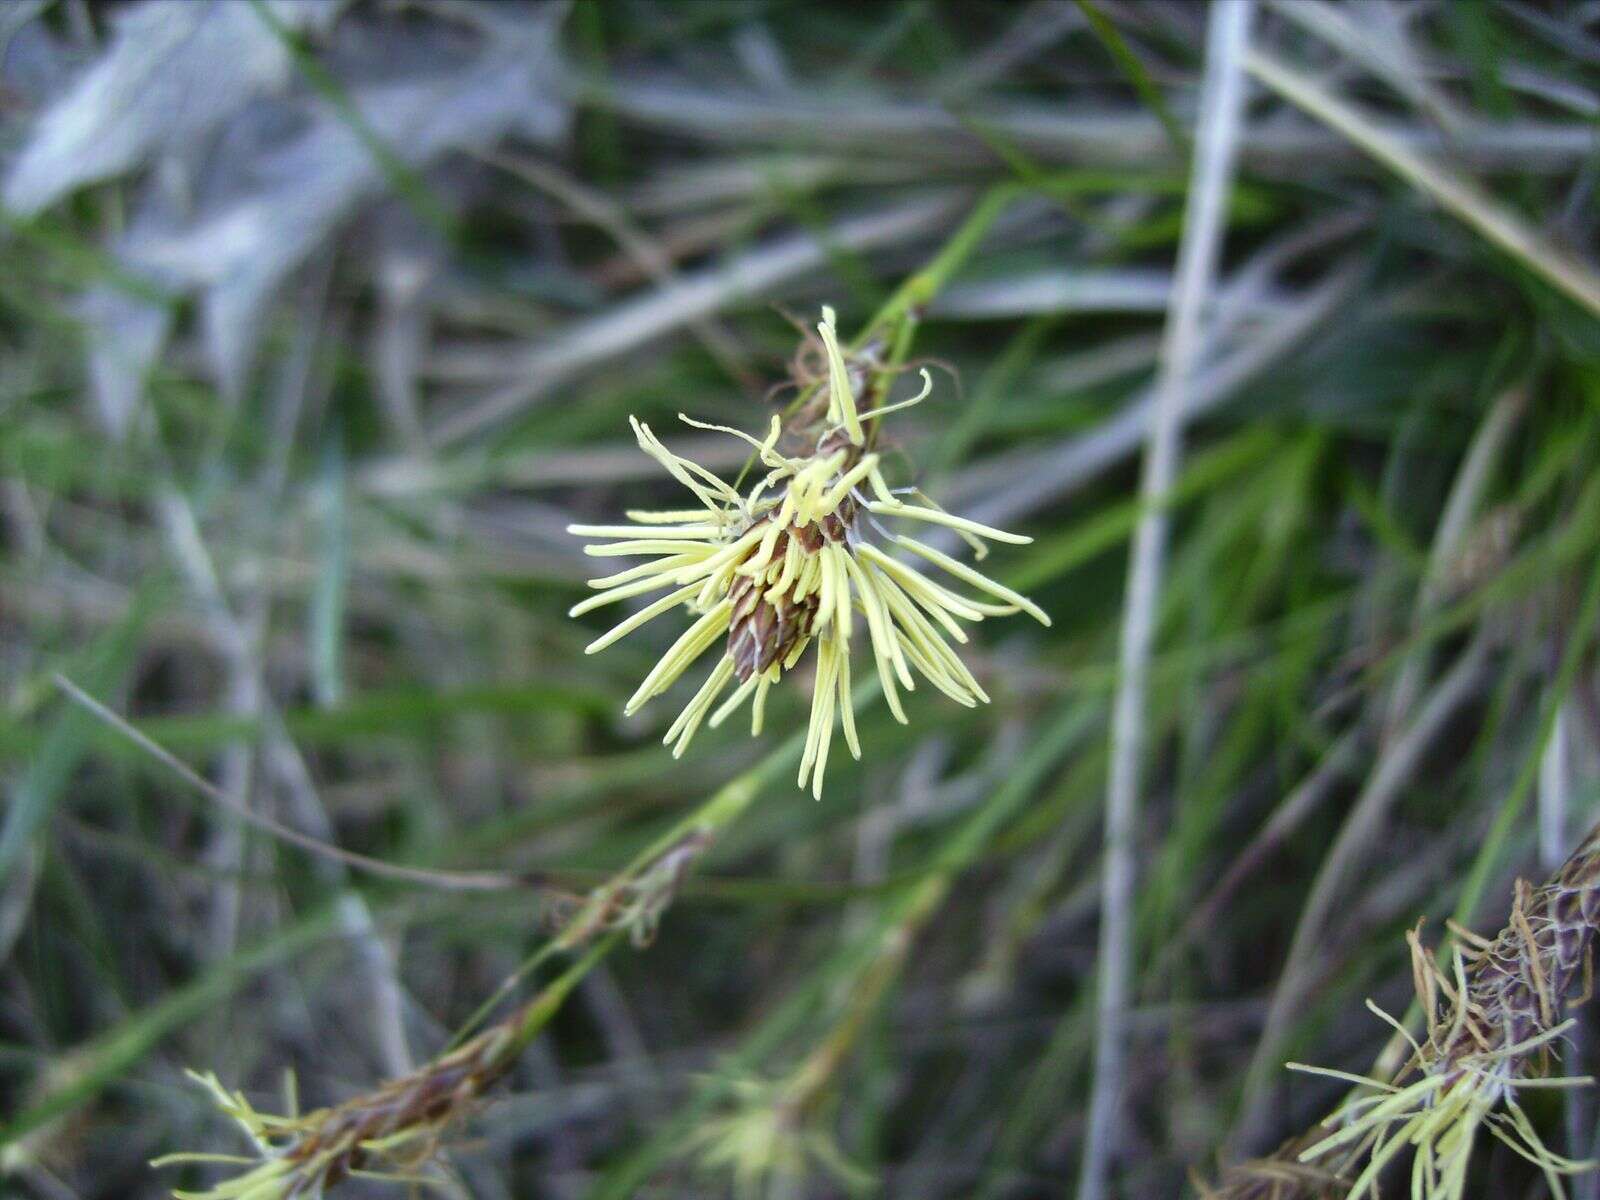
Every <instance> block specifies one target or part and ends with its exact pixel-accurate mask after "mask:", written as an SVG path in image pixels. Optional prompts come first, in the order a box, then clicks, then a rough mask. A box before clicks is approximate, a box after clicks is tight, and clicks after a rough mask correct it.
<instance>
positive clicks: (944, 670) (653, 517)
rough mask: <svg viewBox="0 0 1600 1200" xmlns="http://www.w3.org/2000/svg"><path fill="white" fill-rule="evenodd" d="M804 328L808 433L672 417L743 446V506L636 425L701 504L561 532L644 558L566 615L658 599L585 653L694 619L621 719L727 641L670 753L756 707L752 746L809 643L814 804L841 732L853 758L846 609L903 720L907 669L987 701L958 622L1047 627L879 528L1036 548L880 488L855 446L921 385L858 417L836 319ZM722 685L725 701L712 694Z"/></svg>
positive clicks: (958, 566)
mask: <svg viewBox="0 0 1600 1200" xmlns="http://www.w3.org/2000/svg"><path fill="white" fill-rule="evenodd" d="M817 329H818V332H819V333H820V334H821V336H822V344H823V348H824V350H825V353H826V358H827V363H828V377H827V382H826V384H825V387H826V395H827V412H826V415H825V417H824V418H823V419H822V422H821V426H820V431H817V430H815V429H813V430H812V431H809V432H808V431H804V430H787V431H786V430H785V429H784V427H783V423H782V422H781V420H780V419H779V418H778V417H776V416H774V417H773V418H772V424H771V427H770V428H769V430H768V432H767V436H766V437H765V438H763V439H761V440H759V441H758V440H757V439H755V438H753V437H750V436H749V435H748V434H745V433H742V432H740V431H739V430H736V429H729V428H727V427H726V426H721V425H706V424H703V423H701V422H699V421H695V420H692V419H691V418H689V417H686V416H682V415H681V414H680V419H681V420H683V421H684V422H685V423H687V424H689V425H692V426H694V427H695V428H697V429H713V430H718V431H720V432H723V433H728V434H732V435H733V436H734V437H738V438H741V439H743V440H744V441H747V442H749V443H750V445H751V446H752V447H754V449H755V452H756V455H757V458H758V459H759V461H760V465H761V466H762V467H764V468H765V469H766V473H765V475H763V476H762V477H761V478H759V479H758V480H757V481H756V482H755V484H754V485H753V486H752V487H751V488H750V489H749V491H748V492H747V493H744V494H741V493H740V492H738V491H736V490H735V489H734V488H733V487H730V486H729V485H728V484H727V483H725V482H723V481H722V480H721V479H718V478H717V477H716V476H715V475H713V474H711V472H709V471H707V470H706V469H705V468H704V467H701V466H699V465H698V464H696V463H693V462H691V461H689V460H688V459H685V458H680V457H679V456H678V455H676V454H673V453H672V452H671V451H670V450H668V449H667V448H666V447H665V446H664V445H662V443H661V441H660V440H659V439H658V438H657V437H656V435H655V434H654V433H652V432H651V430H650V428H649V426H647V425H645V424H643V423H642V422H640V421H637V420H634V419H632V418H630V423H631V424H632V426H633V430H634V434H635V436H636V437H637V438H638V440H639V447H640V449H642V450H643V451H644V452H645V453H646V454H648V455H650V456H651V457H652V458H654V459H655V460H656V461H657V462H659V463H660V464H661V465H662V466H663V467H664V468H666V470H667V471H668V473H669V474H671V475H672V477H673V478H674V479H676V480H677V481H678V482H679V483H681V484H683V486H684V487H686V488H687V489H688V490H689V491H690V492H692V493H693V494H694V497H695V500H696V501H697V502H698V503H697V506H696V507H693V508H687V509H677V510H672V511H667V512H640V511H633V512H629V513H628V514H627V516H628V520H629V521H630V522H631V523H630V524H627V525H572V526H569V527H568V528H569V532H571V533H574V534H577V535H578V536H580V537H589V538H599V539H605V540H604V541H602V542H601V543H600V544H597V545H591V546H588V547H586V552H587V553H588V554H591V555H594V556H595V557H599V558H611V557H635V556H637V557H647V558H649V559H650V560H651V561H649V562H646V563H644V564H642V565H640V566H636V567H632V568H629V569H628V570H626V571H621V572H619V573H617V574H615V575H608V576H605V577H604V578H601V579H593V580H590V581H589V586H590V587H592V588H596V589H599V594H598V595H595V596H592V597H590V598H589V599H588V600H585V601H584V602H583V603H581V604H578V605H576V606H575V607H574V608H573V609H572V613H571V615H572V616H579V615H581V614H583V613H586V612H588V611H590V610H591V609H595V608H600V607H602V606H604V605H607V604H613V603H616V602H617V601H620V600H626V599H629V598H631V597H633V596H640V595H644V594H646V593H648V592H653V591H656V590H658V589H660V588H670V589H671V590H670V591H668V592H667V594H666V595H664V596H661V597H660V598H659V599H657V600H655V601H654V602H652V603H650V604H648V605H646V606H645V607H644V608H642V609H640V610H639V611H638V612H637V613H635V614H633V615H632V616H630V617H629V618H628V619H627V620H625V621H623V622H622V623H621V624H619V625H617V626H616V627H615V628H614V629H612V630H611V631H610V632H609V633H607V634H605V635H604V636H603V637H600V638H597V639H596V640H595V641H594V642H592V643H590V645H589V646H588V648H587V652H588V653H590V654H593V653H595V652H596V651H599V650H603V649H605V648H606V647H607V646H609V645H611V644H612V643H613V642H615V641H617V640H618V639H620V638H622V637H625V636H626V635H627V634H629V633H632V632H633V631H634V630H635V629H638V628H639V627H640V626H642V625H644V624H645V623H646V622H648V621H651V620H653V619H654V618H656V617H658V616H660V615H661V614H662V613H665V612H667V611H669V610H671V609H675V608H680V607H681V608H686V609H688V610H689V611H690V612H691V613H694V614H695V615H696V617H697V619H696V620H695V622H694V623H693V624H692V625H691V626H690V627H689V628H688V629H687V630H686V631H685V632H684V633H683V635H682V636H681V637H679V638H678V640H677V641H676V642H674V643H673V645H672V647H671V649H669V650H668V651H667V652H666V654H665V655H663V656H662V658H661V660H660V661H659V662H658V663H657V664H656V665H655V667H654V668H653V669H652V670H651V671H650V673H649V674H648V675H646V676H645V679H644V681H643V682H642V683H641V684H640V685H639V688H638V690H637V691H635V692H634V694H633V696H632V698H631V699H630V700H629V701H628V703H627V706H626V708H625V709H624V711H625V712H627V713H632V712H634V711H636V710H637V709H638V708H639V707H640V706H641V705H643V704H644V703H645V701H647V700H649V699H650V698H651V697H653V696H656V695H659V694H661V693H662V692H664V691H666V690H667V689H668V688H670V687H671V686H672V685H673V683H675V682H676V681H677V679H678V677H679V676H680V675H682V674H683V673H684V671H686V670H687V669H688V668H689V666H690V665H691V664H693V663H694V662H695V661H696V660H697V659H699V658H700V657H701V656H702V655H704V654H705V653H706V652H707V651H708V650H710V649H711V648H712V647H713V646H716V645H718V644H719V643H720V644H721V646H722V652H721V653H720V654H719V655H718V656H717V659H716V662H715V665H714V666H713V667H712V668H711V672H710V674H709V675H708V676H707V677H706V679H705V681H704V683H702V684H701V686H700V689H699V691H697V692H696V693H695V695H694V697H693V698H692V699H691V700H690V701H689V703H688V704H687V705H686V706H685V708H684V709H683V711H682V712H681V713H680V714H679V715H678V718H677V720H675V721H674V722H673V723H672V727H671V728H670V729H668V730H667V735H666V737H665V739H664V740H665V741H666V742H667V743H669V744H671V746H672V749H673V755H674V757H676V756H678V755H681V754H682V753H683V751H684V750H685V748H687V746H688V745H689V742H690V740H691V739H692V738H693V737H694V735H695V732H696V731H697V730H698V729H699V728H700V726H701V724H702V723H704V722H706V721H707V720H708V719H709V723H710V725H711V726H712V727H713V728H715V727H716V726H717V725H719V724H721V723H722V722H723V721H724V720H726V719H727V718H728V717H729V716H730V715H731V714H732V713H734V712H735V711H736V710H737V709H738V708H739V707H740V706H742V705H743V704H744V703H745V702H746V701H749V702H750V705H751V725H750V732H751V734H752V735H755V734H759V733H760V732H761V721H762V713H763V711H764V707H765V703H766V698H767V692H768V690H769V689H770V688H771V687H772V685H773V684H774V683H776V682H777V681H778V680H779V678H781V677H782V675H783V673H784V672H785V671H788V670H790V669H791V668H793V667H794V666H795V665H796V664H797V663H798V662H799V661H800V659H801V657H802V655H804V653H805V651H806V649H807V647H809V646H810V645H811V644H812V643H813V642H814V643H816V647H817V652H816V682H815V685H814V687H813V691H812V698H811V721H810V726H809V729H808V733H807V738H806V746H805V752H804V755H803V757H802V759H801V763H800V778H799V783H800V786H801V787H805V786H806V783H807V781H808V780H809V781H810V783H811V787H812V792H813V794H814V795H816V796H818V797H820V796H821V794H822V778H823V773H824V771H825V770H826V768H827V763H828V749H829V746H830V745H831V744H832V740H833V730H834V724H835V721H836V719H837V721H838V722H839V723H840V724H842V726H843V728H844V736H845V742H846V744H847V745H848V746H849V748H850V752H851V754H852V755H854V756H855V757H856V758H858V759H859V758H860V757H861V745H860V742H859V740H858V739H857V736H856V725H855V713H854V710H853V708H852V707H851V703H850V653H849V650H850V634H851V625H852V623H853V622H854V619H855V613H856V612H860V613H861V614H862V616H863V617H864V618H865V621H866V628H867V637H868V641H869V642H870V643H871V646H872V653H873V658H874V660H875V664H876V667H877V671H878V678H879V680H880V681H881V682H882V685H883V694H884V698H885V700H886V701H887V702H888V705H889V710H890V712H891V713H893V714H894V717H895V719H896V720H897V721H899V722H901V723H902V724H904V723H905V721H906V714H905V710H904V708H903V707H902V705H901V702H900V694H899V689H900V688H904V689H905V690H906V691H911V690H913V688H914V687H915V682H914V677H913V674H912V670H913V669H915V671H916V672H917V673H918V674H920V675H921V676H922V677H923V678H925V679H927V680H928V681H929V682H931V683H932V684H933V685H934V686H935V687H936V688H938V689H939V690H940V691H942V692H943V693H944V694H945V695H947V696H949V697H950V698H951V699H952V700H955V701H956V702H957V703H959V704H964V705H967V706H969V707H971V706H974V705H976V704H977V703H978V702H979V701H987V700H988V698H989V697H988V696H987V695H986V694H985V693H984V691H983V688H981V687H980V686H979V685H978V681H977V680H976V679H974V678H973V676H972V672H971V671H969V670H968V669H967V667H966V666H965V665H964V664H963V663H962V661H961V660H960V658H958V657H957V655H956V653H955V651H954V650H953V649H952V648H951V646H950V641H955V642H965V641H966V640H967V638H966V634H965V632H964V631H963V630H962V628H961V626H960V624H959V623H958V622H959V621H962V620H965V621H981V620H982V619H983V618H984V617H986V616H1003V615H1008V614H1010V613H1015V612H1018V611H1021V612H1026V613H1028V614H1029V615H1031V616H1033V617H1034V618H1036V619H1037V620H1039V621H1041V622H1042V623H1044V624H1046V625H1048V624H1049V623H1050V619H1049V617H1047V616H1046V615H1045V613H1044V611H1043V610H1042V609H1040V608H1039V607H1038V605H1036V604H1034V603H1033V602H1032V601H1030V600H1028V599H1027V598H1026V597H1024V596H1021V595H1019V594H1018V593H1016V592H1014V591H1012V590H1011V589H1010V588H1007V587H1004V586H1002V585H1001V584H999V583H996V582H995V581H994V580H992V579H990V578H989V577H988V576H986V575H984V574H983V573H981V572H979V571H975V570H973V568H971V567H969V566H967V565H966V564H965V563H962V562H959V561H958V560H956V559H954V558H951V557H950V556H949V555H947V554H945V553H943V552H942V551H940V550H937V549H935V548H934V547H932V546H928V545H925V544H924V543H922V542H920V541H917V540H916V539H914V538H911V537H907V536H905V535H903V534H897V533H891V532H890V531H888V530H887V529H885V528H884V527H883V525H882V524H881V523H880V521H879V520H878V518H887V517H894V518H903V519H906V520H912V521H921V522H923V523H924V524H929V525H942V526H945V527H946V528H949V529H953V530H955V531H956V532H957V533H958V534H960V535H961V536H962V537H963V538H964V539H965V540H966V541H967V542H968V543H969V544H970V545H971V546H972V547H973V548H974V550H975V552H976V554H977V556H978V557H980V558H981V557H982V556H983V554H984V553H985V547H984V545H983V541H982V539H985V538H987V539H990V540H992V541H999V542H1010V543H1013V544H1018V545H1020V544H1025V543H1027V542H1028V541H1030V540H1031V539H1029V538H1025V537H1019V536H1017V535H1016V534H1012V533H1005V532H1003V531H1001V530H998V529H991V528H989V527H988V526H986V525H980V524H978V523H977V522H975V521H968V520H964V519H963V518H961V517H956V516H952V515H951V514H949V513H946V512H944V511H943V510H942V509H940V508H937V507H933V506H931V505H924V504H912V503H908V502H907V501H906V500H904V499H902V498H901V496H900V495H898V494H897V493H896V492H895V491H894V490H893V489H891V488H890V487H889V485H888V483H887V481H886V480H885V478H884V475H883V471H882V466H881V462H880V456H879V455H878V454H877V453H876V452H874V451H873V450H872V449H871V448H870V447H869V445H868V438H867V435H866V431H865V428H864V426H865V423H866V422H868V421H871V420H875V419H877V418H879V417H882V416H884V415H885V414H887V413H890V412H893V411H896V410H899V409H902V408H908V407H910V406H911V405H913V404H916V403H918V402H919V401H921V400H923V399H924V398H925V397H926V396H927V395H928V393H929V392H930V391H931V390H932V387H933V382H932V380H931V379H930V378H929V377H928V374H927V372H926V371H924V372H923V387H922V391H921V392H919V393H918V394H917V395H916V396H914V397H912V398H911V399H909V400H905V401H902V402H901V403H899V404H894V405H890V406H888V407H884V408H877V409H873V410H871V411H869V412H865V413H863V412H861V411H859V409H858V408H857V405H856V398H855V391H854V387H853V385H852V380H851V370H850V368H849V367H848V366H847V364H846V361H845V356H844V353H843V351H842V350H841V349H840V347H839V340H838V335H837V332H836V331H835V328H834V314H833V310H832V309H829V308H824V309H823V310H822V322H821V324H820V325H818V327H817ZM786 433H787V434H789V435H791V436H789V437H787V438H786V436H785V435H786ZM796 434H799V435H801V436H798V437H796V436H794V435H796ZM791 441H798V442H799V443H800V444H801V446H800V449H798V450H796V451H794V452H793V453H784V452H782V451H780V449H779V446H780V444H784V445H787V444H788V443H789V442H791ZM897 548H898V549H900V550H904V551H909V552H910V553H911V554H913V555H915V556H917V557H919V558H922V559H924V560H926V561H928V562H931V563H933V564H934V565H935V566H938V567H940V568H941V569H943V570H944V571H945V572H947V573H948V574H950V575H951V576H953V577H954V578H956V579H957V580H959V581H960V582H962V583H964V584H966V585H968V586H969V587H971V588H973V589H974V590H976V591H977V592H979V593H982V594H983V595H985V596H988V597H990V598H991V599H988V600H982V599H976V598H972V597H970V596H966V595H962V594H960V593H958V592H956V591H953V590H952V589H951V588H949V587H947V586H946V585H944V584H942V583H939V582H937V581H935V580H933V579H930V578H929V577H928V576H926V575H925V574H923V572H921V571H919V570H916V569H914V568H913V567H911V566H909V565H907V564H906V563H905V562H902V561H900V560H899V559H897V558H896V557H895V556H894V555H893V553H892V551H893V550H895V549H897ZM947 639H948V640H947ZM730 687H732V689H733V690H732V693H731V694H730V695H728V696H727V698H726V699H725V700H724V699H722V697H723V694H724V693H725V692H727V691H728V689H729V688H730ZM719 700H720V701H721V703H720V704H718V701H719ZM713 706H716V707H713Z"/></svg>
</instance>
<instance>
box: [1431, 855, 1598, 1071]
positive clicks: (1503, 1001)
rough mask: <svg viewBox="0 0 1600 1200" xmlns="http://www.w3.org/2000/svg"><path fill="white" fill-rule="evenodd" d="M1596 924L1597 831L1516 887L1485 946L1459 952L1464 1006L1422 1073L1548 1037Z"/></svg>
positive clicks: (1443, 1023) (1434, 1041) (1440, 1027)
mask: <svg viewBox="0 0 1600 1200" xmlns="http://www.w3.org/2000/svg"><path fill="white" fill-rule="evenodd" d="M1597 924H1600V829H1596V830H1595V831H1593V832H1591V833H1590V834H1589V836H1588V837H1587V838H1586V839H1585V840H1584V842H1583V844H1582V845H1581V846H1579V847H1578V849H1577V850H1576V851H1574V852H1573V854H1572V856H1571V857H1570V858H1568V859H1567V861H1566V862H1565V863H1564V864H1563V865H1562V867H1561V869H1560V870H1559V871H1557V872H1556V874H1555V875H1553V876H1552V877H1551V878H1550V879H1549V880H1547V881H1546V882H1545V883H1544V884H1543V885H1542V886H1541V887H1538V888H1530V887H1529V886H1528V885H1527V884H1525V883H1522V884H1519V885H1518V888H1517V895H1516V898H1515V900H1514V901H1513V904H1512V911H1511V921H1510V922H1509V923H1508V924H1507V925H1506V927H1505V928H1504V929H1502V930H1501V931H1500V935H1499V936H1498V937H1496V938H1495V939H1494V941H1492V942H1484V943H1480V944H1477V945H1473V946H1470V947H1468V948H1465V949H1464V950H1463V951H1462V954H1463V957H1464V958H1465V960H1466V963H1467V1002H1466V1004H1465V1005H1463V1006H1461V1008H1460V1012H1459V1017H1457V1016H1456V1014H1455V1013H1451V1014H1447V1017H1446V1019H1442V1020H1440V1021H1439V1022H1438V1024H1437V1025H1436V1026H1435V1033H1434V1036H1433V1037H1432V1038H1430V1040H1429V1045H1428V1046H1426V1047H1424V1051H1425V1052H1427V1051H1429V1050H1432V1051H1433V1053H1432V1054H1430V1055H1429V1058H1430V1062H1429V1064H1428V1069H1430V1070H1433V1071H1440V1070H1449V1069H1454V1068H1455V1067H1456V1065H1457V1064H1458V1063H1459V1062H1460V1060H1461V1059H1462V1058H1463V1057H1465V1056H1467V1055H1472V1054H1481V1053H1483V1052H1485V1051H1489V1050H1494V1049H1497V1048H1499V1047H1502V1046H1515V1045H1518V1044H1520V1043H1522V1042H1526V1041H1528V1040H1529V1039H1530V1038H1534V1037H1537V1036H1539V1035H1540V1034H1543V1033H1546V1032H1548V1031H1549V1030H1550V1029H1551V1028H1553V1027H1554V1026H1555V1025H1556V1024H1558V1023H1559V1022H1560V1021H1561V1019H1562V1017H1563V1015H1564V1014H1565V1011H1566V1007H1567V1004H1566V1000H1567V996H1568V994H1569V993H1570V992H1571V991H1572V989H1573V985H1574V983H1575V982H1576V980H1577V978H1578V976H1579V975H1580V974H1581V973H1583V972H1584V971H1585V969H1586V967H1587V964H1588V962H1589V957H1590V954H1591V953H1592V948H1593V944H1594V936H1595V930H1596V926H1597Z"/></svg>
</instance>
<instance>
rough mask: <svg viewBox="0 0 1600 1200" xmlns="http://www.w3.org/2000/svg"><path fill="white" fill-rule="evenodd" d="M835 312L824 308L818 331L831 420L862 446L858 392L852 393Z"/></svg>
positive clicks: (865, 436) (852, 441)
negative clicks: (825, 363) (857, 403)
mask: <svg viewBox="0 0 1600 1200" xmlns="http://www.w3.org/2000/svg"><path fill="white" fill-rule="evenodd" d="M835 324H836V318H835V316H834V312H833V309H831V308H829V307H828V306H827V305H823V306H822V323H821V324H820V325H818V326H817V332H818V333H820V334H821V335H822V347H823V350H824V351H825V352H826V353H827V356H828V420H829V421H831V422H832V423H833V424H835V425H838V426H841V427H842V428H843V429H844V431H845V434H846V435H847V436H848V437H849V438H850V442H851V444H852V445H855V446H860V445H863V444H864V443H865V442H866V440H867V435H866V432H865V431H864V430H863V429H862V428H861V417H860V416H859V415H858V414H857V413H856V397H855V393H854V392H852V391H851V390H850V371H849V369H848V368H847V367H846V366H845V365H844V354H843V353H842V352H841V351H840V349H839V335H838V333H837V332H836V330H835V328H834V326H835Z"/></svg>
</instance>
